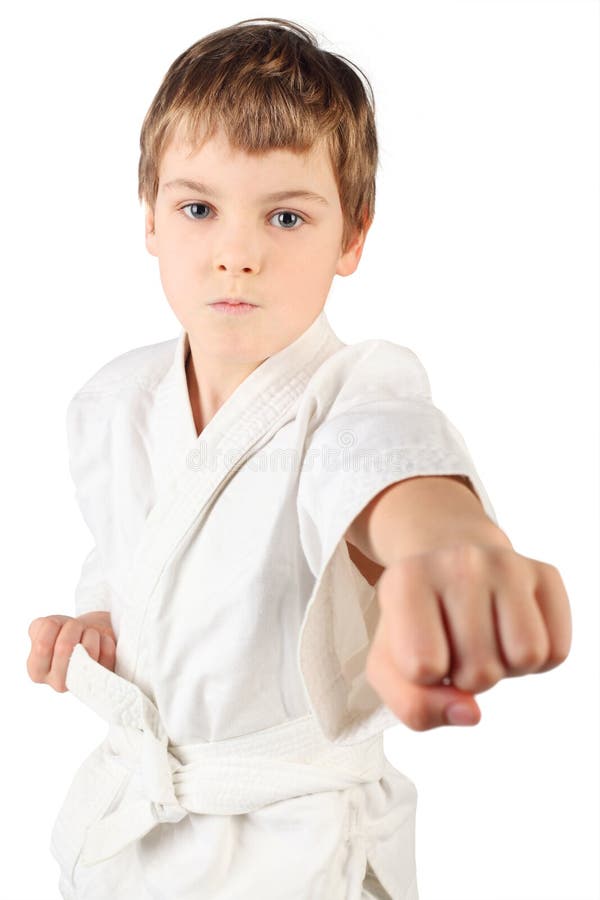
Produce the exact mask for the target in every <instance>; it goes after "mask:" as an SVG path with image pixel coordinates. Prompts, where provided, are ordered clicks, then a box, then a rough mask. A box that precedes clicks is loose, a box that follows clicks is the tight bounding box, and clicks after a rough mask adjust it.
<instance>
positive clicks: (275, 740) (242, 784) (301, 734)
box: [66, 644, 386, 865]
mask: <svg viewBox="0 0 600 900" xmlns="http://www.w3.org/2000/svg"><path fill="white" fill-rule="evenodd" d="M66 685H67V688H68V689H69V691H71V692H72V693H73V694H74V695H75V696H76V697H78V698H79V699H80V700H82V701H83V702H84V703H86V704H87V705H88V706H90V707H91V708H92V709H93V710H94V711H95V712H97V713H98V714H99V715H100V716H102V717H103V718H104V719H106V721H107V722H108V723H109V724H110V729H109V733H108V736H107V739H106V741H105V744H107V746H108V747H109V748H110V752H111V753H112V754H114V758H113V760H112V762H114V765H110V766H108V767H107V769H106V773H104V772H103V773H102V776H101V777H100V776H99V775H97V776H96V777H95V778H94V779H92V783H91V784H90V804H91V806H92V808H94V809H95V808H97V809H98V810H102V811H101V812H100V813H99V818H97V819H96V821H93V822H92V823H91V825H90V826H89V828H88V829H87V832H86V835H85V839H84V842H83V848H82V851H81V861H82V862H83V863H84V864H86V865H92V864H94V863H96V862H100V861H101V860H104V859H108V858H109V857H111V856H114V855H115V854H116V853H118V852H119V851H120V850H122V849H123V848H124V847H126V846H127V845H128V844H129V843H131V842H132V841H134V840H137V839H138V838H141V837H143V836H144V835H145V834H147V833H148V832H149V831H151V830H152V829H153V828H155V827H156V825H158V824H159V823H162V822H179V821H180V820H181V819H183V818H184V817H185V816H186V815H188V813H190V812H192V813H205V814H221V815H235V814H239V813H245V812H251V811H253V810H256V809H259V808H261V807H263V806H266V805H267V804H269V803H274V802H276V801H278V800H285V799H290V798H292V797H298V796H300V795H302V794H314V793H317V792H320V791H333V790H344V789H346V788H351V787H354V786H355V785H358V784H361V783H364V782H370V781H377V780H379V778H381V777H382V775H383V772H384V767H385V765H386V757H385V755H384V751H383V735H382V734H377V735H375V736H374V737H372V738H369V739H368V740H366V741H362V742H361V743H359V744H354V745H352V746H339V745H337V744H334V743H332V742H331V741H329V740H327V738H325V737H324V736H323V734H322V732H321V731H320V729H319V728H318V726H317V724H316V722H315V719H314V717H313V716H312V715H308V716H303V717H301V718H298V719H292V720H289V721H287V722H284V723H283V724H281V725H276V726H275V727H273V728H267V729H265V730H263V731H257V732H253V733H251V734H247V735H242V736H241V737H235V738H229V739H227V740H224V741H213V742H205V743H198V744H180V745H174V744H171V743H170V742H169V740H168V735H167V733H166V731H165V728H164V726H163V724H162V722H161V720H160V716H159V713H158V710H157V708H156V706H155V705H154V704H153V703H152V701H151V700H150V699H149V698H148V697H147V696H146V695H145V694H144V693H143V692H142V691H141V690H140V689H139V688H138V686H137V685H135V684H133V683H132V682H130V681H127V680H126V679H125V678H122V677H121V676H120V675H117V674H115V673H114V672H111V671H110V670H109V669H107V668H106V667H105V666H101V665H100V664H99V663H97V662H96V661H95V660H93V659H92V658H91V657H90V656H89V655H88V653H87V651H86V650H85V648H84V647H83V645H82V644H76V645H75V648H74V650H73V653H72V655H71V659H70V661H69V666H68V668H67V676H66ZM134 772H138V773H140V775H141V781H140V783H141V784H142V785H143V791H142V793H141V796H140V792H139V791H137V795H136V791H134V790H129V791H128V790H127V789H126V790H124V791H122V792H121V791H120V788H121V786H122V785H124V784H125V782H126V781H128V780H129V781H130V780H131V777H132V774H133V773H134ZM107 797H110V798H111V799H112V800H115V801H116V809H113V810H112V811H111V812H108V814H105V813H104V809H105V808H106V805H107V804H106V798H107ZM86 803H87V801H86ZM79 806H81V804H79ZM77 813H78V810H77V811H76V812H75V813H73V810H71V815H73V814H75V815H77ZM89 814H90V810H89V808H88V809H81V816H82V821H83V818H85V819H86V820H87V821H89V818H88V817H89Z"/></svg>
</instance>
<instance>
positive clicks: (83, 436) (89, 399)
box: [66, 390, 114, 616]
mask: <svg viewBox="0 0 600 900" xmlns="http://www.w3.org/2000/svg"><path fill="white" fill-rule="evenodd" d="M109 402H110V398H109V397H108V396H104V395H102V394H100V393H96V392H93V391H85V390H82V391H79V392H78V393H77V394H75V395H74V397H72V398H71V401H70V402H69V405H68V407H67V413H66V429H67V445H68V452H69V471H70V473H71V478H72V480H73V483H74V485H75V496H76V499H77V503H78V505H79V508H80V510H81V513H82V515H83V518H84V520H85V522H86V524H87V526H88V528H89V529H90V531H91V533H92V536H93V538H94V544H93V546H92V548H91V550H90V551H89V553H88V554H87V556H86V557H85V559H84V561H83V564H82V566H81V571H80V575H79V580H78V583H77V585H76V588H75V615H76V616H80V615H83V613H87V612H94V611H96V610H106V611H108V612H110V611H111V609H112V608H113V601H114V595H113V590H112V588H111V585H110V583H109V581H108V578H107V561H106V540H105V531H106V507H107V502H108V496H109V490H108V488H109V471H108V458H109V453H108V447H107V440H109V437H108V433H107V428H106V419H107V414H108V410H107V404H108V403H109Z"/></svg>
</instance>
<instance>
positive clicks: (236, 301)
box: [210, 297, 256, 306]
mask: <svg viewBox="0 0 600 900" xmlns="http://www.w3.org/2000/svg"><path fill="white" fill-rule="evenodd" d="M215 303H229V305H230V306H239V305H240V304H246V305H247V306H256V303H252V301H251V300H245V299H244V298H243V297H220V298H219V299H218V300H214V301H213V303H211V304H210V306H214V304H215Z"/></svg>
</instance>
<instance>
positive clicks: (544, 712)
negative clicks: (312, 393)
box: [0, 0, 599, 900]
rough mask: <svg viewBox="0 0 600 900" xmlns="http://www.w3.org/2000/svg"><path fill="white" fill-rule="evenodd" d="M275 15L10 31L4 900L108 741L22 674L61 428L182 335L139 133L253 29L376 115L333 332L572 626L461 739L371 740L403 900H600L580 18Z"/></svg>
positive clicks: (61, 596) (61, 20)
mask: <svg viewBox="0 0 600 900" xmlns="http://www.w3.org/2000/svg"><path fill="white" fill-rule="evenodd" d="M213 6H214V7H215V8H216V10H217V12H211V11H210V10H211V7H213ZM266 6H267V7H269V8H265V4H262V3H259V4H257V3H249V2H230V3H220V4H214V5H213V4H205V3H199V2H194V3H191V2H173V0H171V2H170V3H168V4H167V3H166V2H161V3H157V2H154V3H152V2H148V0H145V2H143V3H142V2H137V3H134V2H129V3H116V2H114V0H112V2H106V0H105V2H104V3H102V4H100V3H97V4H91V3H85V4H84V3H75V2H70V3H68V2H53V3H51V4H47V3H42V2H36V3H27V2H23V3H21V4H20V5H18V6H17V5H16V4H15V5H14V6H13V7H12V9H11V11H10V12H7V11H6V7H3V12H2V15H1V22H0V34H1V37H0V42H1V45H0V49H1V53H0V65H1V72H0V75H1V79H2V81H1V84H2V135H3V136H2V144H1V146H2V150H1V152H2V156H3V161H2V189H1V196H2V207H3V208H2V216H1V218H0V222H1V226H0V227H1V228H2V266H1V267H0V281H1V297H2V321H3V327H2V328H1V329H0V341H1V365H2V381H1V385H2V392H3V397H2V418H3V421H4V425H5V428H4V430H3V433H4V440H3V441H2V446H1V450H2V457H3V458H2V467H1V472H2V496H3V506H4V515H3V521H4V529H3V532H4V541H3V546H4V563H3V592H2V593H3V611H4V614H5V616H6V618H5V626H6V627H5V629H4V652H3V653H2V654H1V657H0V659H1V663H0V665H1V670H0V677H1V679H2V681H1V683H2V688H3V695H2V701H3V712H4V716H5V718H4V722H3V728H2V735H3V737H2V741H1V743H0V756H1V760H0V761H1V764H2V765H1V771H2V785H1V790H2V803H3V807H4V815H3V825H4V827H5V829H6V833H8V839H7V841H6V842H5V844H4V850H5V852H4V853H3V854H2V855H3V861H2V868H1V874H0V897H1V900H58V898H59V894H58V889H57V883H58V869H57V866H56V864H55V862H54V860H53V858H52V857H51V855H50V852H49V849H48V844H49V836H50V831H51V827H52V824H53V821H54V817H55V815H56V812H57V810H58V808H59V806H60V803H61V802H62V799H63V797H64V794H65V792H66V789H67V787H68V785H69V783H70V780H71V778H72V777H73V774H74V772H75V770H76V768H77V767H78V766H79V765H80V763H81V762H82V761H83V759H84V758H85V756H87V754H88V753H89V752H90V751H91V750H92V749H93V748H94V747H95V746H96V744H97V743H98V742H99V741H100V740H101V739H102V737H103V736H104V733H105V726H104V724H103V722H102V721H101V720H99V719H98V718H97V717H96V716H95V714H93V713H92V712H91V711H90V710H89V709H88V708H87V707H85V706H84V705H83V704H81V703H80V702H79V701H78V700H77V699H76V698H75V697H73V696H72V695H71V694H69V693H65V694H57V693H56V692H54V691H53V690H52V689H51V688H49V687H48V686H46V685H37V684H34V683H33V682H31V681H30V680H29V678H28V676H27V673H26V668H25V662H26V658H27V656H28V654H29V650H30V642H29V638H28V636H27V628H28V626H29V623H30V621H31V620H32V619H34V618H36V617H38V616H42V615H48V614H50V613H64V614H72V612H73V605H72V604H73V591H74V587H75V584H76V581H77V579H78V576H79V569H80V566H81V563H82V561H83V558H84V556H85V554H86V552H87V551H88V549H90V547H91V536H90V534H89V532H88V531H87V528H86V526H85V524H84V522H83V520H82V518H81V515H80V513H79V510H78V508H77V506H76V503H75V499H74V490H73V486H72V483H71V481H70V476H69V472H68V467H67V447H66V435H65V427H64V416H65V411H66V405H67V402H68V400H69V399H70V397H71V396H72V394H73V393H74V392H75V390H76V389H77V388H78V387H80V385H81V384H82V383H83V382H84V381H85V380H87V378H88V377H90V376H91V375H92V374H93V372H95V371H96V370H97V369H98V368H99V367H100V366H101V365H102V364H104V363H105V362H107V361H108V360H109V359H112V358H113V357H114V356H116V355H117V354H119V353H122V352H124V351H126V350H128V349H130V348H132V347H137V346H141V345H145V344H150V343H154V342H158V341H162V340H166V339H169V338H172V337H175V336H176V335H177V334H178V330H179V323H178V322H177V320H176V319H175V318H174V315H173V313H172V312H171V310H170V308H169V307H168V304H167V301H166V298H165V297H164V294H163V293H162V288H161V285H160V281H159V276H158V263H157V260H156V259H155V258H154V257H151V256H150V255H149V254H148V253H147V251H146V250H145V247H144V242H143V213H142V209H141V207H140V205H139V203H138V200H137V163H138V148H139V130H140V127H141V123H142V119H143V116H144V114H145V112H146V109H147V108H148V105H149V104H150V102H151V100H152V98H153V96H154V94H155V92H156V90H157V89H158V87H159V84H160V81H161V80H162V78H163V76H164V74H165V72H166V70H167V68H168V66H169V65H170V63H171V62H172V61H173V60H174V59H175V57H176V56H177V55H179V53H181V52H182V51H183V50H184V49H186V48H187V47H188V46H189V45H190V44H192V43H193V42H194V41H196V40H198V39H199V38H200V37H202V36H203V35H205V34H207V33H208V32H210V31H214V30H216V29H217V28H221V27H224V26H226V25H231V24H233V23H235V22H236V21H239V20H240V19H245V18H252V17H256V16H257V15H258V14H259V13H262V14H263V15H272V16H278V17H282V18H288V19H292V20H295V21H297V22H298V23H299V24H302V25H304V26H306V27H308V28H309V29H310V30H311V31H313V32H314V33H316V35H317V37H318V38H319V41H320V43H321V45H322V46H323V47H324V48H325V49H328V50H331V51H333V52H337V53H340V54H342V55H344V56H346V57H347V58H349V59H351V60H352V61H353V62H354V63H356V64H357V65H358V66H360V67H361V69H362V70H363V71H364V72H365V73H366V75H367V76H368V78H369V79H370V81H371V84H372V85H373V89H374V92H375V98H376V116H377V124H378V130H379V141H380V152H381V164H380V168H379V172H378V183H377V212H376V217H375V222H374V224H373V227H372V228H371V231H370V233H369V236H368V239H367V243H366V247H365V252H364V255H363V259H362V261H361V264H360V266H359V269H358V271H357V272H356V274H355V275H353V276H352V277H350V278H340V277H337V278H335V279H334V284H333V288H332V292H331V294H330V297H329V299H328V302H327V307H326V308H327V312H328V315H329V319H330V321H331V324H332V325H333V327H334V330H336V331H337V333H338V334H339V336H340V337H341V338H342V340H345V341H346V342H355V341H359V340H364V339H366V338H371V337H385V338H387V339H390V340H394V341H396V342H397V343H400V344H404V345H406V346H409V347H411V348H412V349H413V350H414V351H415V352H416V353H417V355H418V356H419V358H420V359H421V361H422V362H423V364H424V365H425V368H426V369H427V372H428V374H429V377H430V381H431V385H432V390H433V399H434V402H435V403H436V405H437V406H439V407H440V408H441V409H443V410H444V412H445V413H446V414H447V415H448V417H449V418H450V419H451V420H452V421H453V423H454V424H455V425H456V426H457V427H458V429H459V430H460V432H461V433H462V435H463V436H464V438H465V440H466V443H467V445H468V447H469V450H470V452H471V454H472V456H473V459H474V461H475V465H476V467H477V470H478V472H479V474H480V476H481V478H482V480H483V483H484V485H485V486H486V489H487V491H488V494H489V496H490V499H491V501H492V504H493V505H494V507H495V510H496V513H497V516H498V520H499V524H500V525H501V527H502V528H503V529H504V530H505V531H506V532H507V534H508V535H509V537H510V539H511V541H512V543H513V546H514V548H515V550H517V552H519V553H521V554H523V555H525V556H529V557H532V558H534V559H538V560H542V561H545V562H550V563H552V564H553V565H555V566H557V567H558V569H559V571H560V573H561V575H562V577H563V581H564V583H565V585H566V588H567V591H568V594H569V597H570V600H571V604H572V613H573V629H574V633H573V645H572V650H571V654H570V656H569V658H568V659H567V661H566V662H565V663H564V664H563V665H562V666H559V667H558V668H556V669H554V670H553V671H551V672H549V673H546V674H543V675H530V676H526V677H523V678H513V679H507V680H504V681H501V682H500V683H498V684H497V685H496V686H495V687H494V688H493V689H492V690H490V691H488V692H485V693H484V694H482V695H478V703H479V705H480V707H481V710H482V720H481V722H480V723H479V725H477V726H476V727H475V728H462V729H461V728H449V727H446V728H438V729H434V730H431V731H428V732H422V733H417V732H413V731H411V730H410V729H409V728H407V727H404V726H403V725H399V726H397V727H396V728H395V729H392V730H391V731H389V732H386V735H385V747H386V752H387V755H388V757H389V758H390V761H391V762H392V763H393V764H394V765H395V766H396V767H397V768H399V769H401V770H402V771H404V772H405V773H406V774H407V775H408V776H409V777H410V778H412V779H413V780H414V781H415V783H416V785H417V788H418V791H419V801H418V818H417V865H418V876H419V890H420V898H421V900H594V898H598V896H599V886H598V846H599V844H598V840H599V834H598V805H599V804H598V799H599V796H598V758H599V757H598V750H599V747H598V707H599V696H598V683H599V678H598V674H599V672H598V656H599V641H598V635H599V630H598V599H599V591H598V587H599V584H598V547H599V531H598V453H599V446H598V409H599V396H598V383H599V378H598V337H599V327H598V298H599V284H598V275H599V260H598V242H599V185H598V153H599V106H598V102H599V97H598V85H599V71H598V44H599V7H598V4H597V3H595V2H585V0H579V2H577V0H570V2H551V0H546V2H535V0H523V2H516V0H507V2H492V0H487V2H486V0H479V2H475V0H471V2H468V0H441V2H429V0H427V2H426V0H419V2H396V3H394V4H388V3H383V2H370V3H368V4H366V5H365V4H364V3H363V2H361V3H354V2H349V0H345V2H344V3H333V4H329V5H327V4H324V3H323V2H321V0H319V2H316V0H303V2H289V0H288V2H286V0H279V2H278V3H277V4H274V3H271V4H266ZM132 900H135V898H132ZM173 900H177V898H173ZM244 900H246V898H244ZM248 900H250V898H248ZM252 900H259V898H252ZM315 900H321V898H315Z"/></svg>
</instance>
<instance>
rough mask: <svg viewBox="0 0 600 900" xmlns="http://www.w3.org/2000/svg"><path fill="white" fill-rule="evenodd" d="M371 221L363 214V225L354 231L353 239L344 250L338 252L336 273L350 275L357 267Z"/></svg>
mask: <svg viewBox="0 0 600 900" xmlns="http://www.w3.org/2000/svg"><path fill="white" fill-rule="evenodd" d="M372 221H373V220H372V219H371V220H370V221H368V220H367V218H366V216H365V219H364V221H363V227H362V228H361V229H360V230H358V231H357V232H356V234H355V236H354V240H353V241H352V243H351V244H350V246H349V247H348V249H347V250H346V252H345V253H342V254H340V258H339V259H338V262H337V266H336V269H335V271H336V274H337V275H352V273H353V272H355V271H356V269H357V268H358V264H359V262H360V258H361V256H362V252H363V248H364V246H365V240H366V237H367V232H368V231H369V228H370V227H371V223H372Z"/></svg>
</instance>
